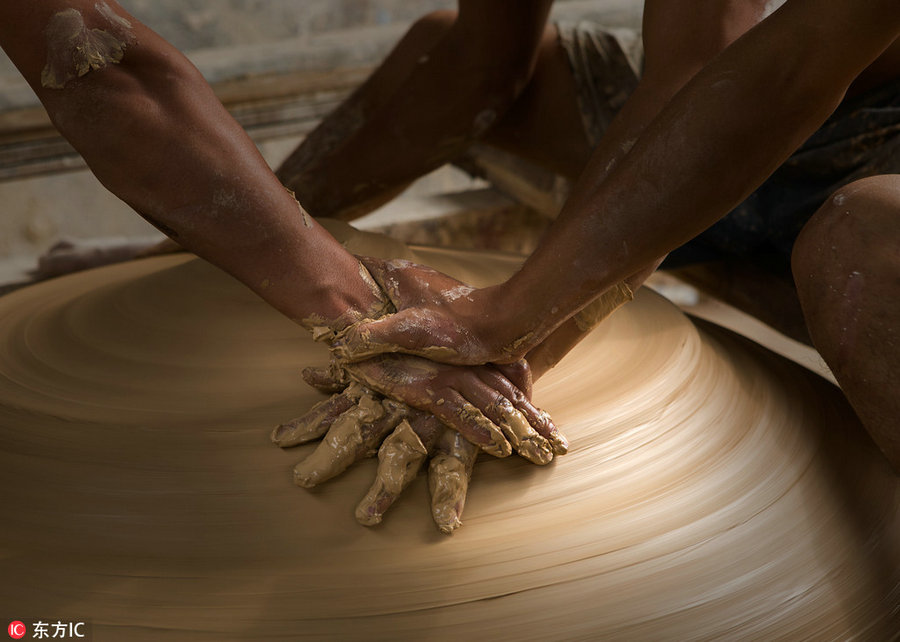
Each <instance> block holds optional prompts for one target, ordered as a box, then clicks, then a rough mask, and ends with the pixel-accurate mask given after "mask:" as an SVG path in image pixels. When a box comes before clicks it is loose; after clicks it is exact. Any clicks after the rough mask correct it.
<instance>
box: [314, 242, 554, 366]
mask: <svg viewBox="0 0 900 642" xmlns="http://www.w3.org/2000/svg"><path fill="white" fill-rule="evenodd" d="M359 259H360V261H361V262H362V263H363V264H364V265H365V267H366V268H367V269H368V271H369V273H370V274H371V275H372V277H373V278H374V279H375V281H376V282H377V283H378V285H379V286H380V287H381V289H382V290H383V291H384V292H385V293H386V294H387V295H388V297H389V298H390V300H391V303H392V304H393V305H394V307H395V309H396V312H395V313H394V314H391V315H388V316H384V317H382V318H380V319H378V320H374V321H373V320H364V321H362V322H361V323H357V324H354V325H351V326H349V327H347V328H346V329H345V330H344V331H343V332H341V333H339V334H338V336H337V339H336V340H335V341H334V342H333V343H332V354H334V356H335V357H336V358H338V359H339V360H341V361H344V362H355V361H361V360H363V359H367V358H369V357H373V356H375V355H379V354H386V353H395V352H402V353H406V354H412V355H416V356H420V357H425V358H427V359H431V360H433V361H439V362H442V363H449V364H456V365H480V364H484V363H511V362H515V361H518V360H519V359H520V358H521V357H522V356H524V354H525V353H526V352H527V351H528V349H530V348H531V347H533V345H532V343H534V344H535V345H536V343H537V342H536V341H535V342H531V338H532V337H530V336H528V335H525V336H522V337H513V336H509V334H508V331H507V330H508V329H507V328H505V327H503V324H498V323H497V319H496V317H495V315H492V314H491V305H490V302H491V299H492V291H493V289H492V288H484V289H481V290H476V289H475V288H472V287H470V286H468V285H466V284H464V283H461V282H460V281H457V280H456V279H454V278H452V277H450V276H447V275H446V274H442V273H440V272H438V271H436V270H434V269H432V268H429V267H426V266H423V265H418V264H416V263H412V262H410V261H405V260H396V259H395V260H389V261H386V260H382V259H374V258H370V257H359Z"/></svg>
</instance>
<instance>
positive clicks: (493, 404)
mask: <svg viewBox="0 0 900 642" xmlns="http://www.w3.org/2000/svg"><path fill="white" fill-rule="evenodd" d="M479 383H481V382H479ZM464 396H465V397H466V398H467V399H468V400H469V401H470V402H471V403H472V404H473V405H474V406H476V407H477V408H479V409H481V411H482V412H483V413H484V415H485V416H486V417H487V418H488V419H490V420H491V421H492V422H493V423H494V424H496V425H497V426H500V429H501V430H502V431H503V434H504V436H505V437H506V438H507V440H509V442H510V444H512V447H513V450H515V451H516V452H517V453H519V455H520V456H522V457H524V458H525V459H527V460H528V461H530V462H532V463H534V464H538V465H541V466H542V465H544V464H547V463H549V462H550V461H551V460H552V459H553V448H552V447H551V445H550V442H549V441H548V440H547V439H545V438H544V437H542V436H541V435H540V434H539V433H538V432H537V431H536V430H535V429H534V428H532V427H531V425H530V424H529V423H528V420H527V419H526V418H525V416H524V415H523V414H522V413H521V412H519V411H518V410H517V409H516V407H515V406H513V404H512V402H511V401H510V400H509V399H507V398H506V397H504V396H503V394H502V393H500V392H498V391H496V390H493V389H491V388H489V387H488V386H485V385H484V384H483V383H481V385H479V386H469V387H467V389H466V390H465V395H464Z"/></svg>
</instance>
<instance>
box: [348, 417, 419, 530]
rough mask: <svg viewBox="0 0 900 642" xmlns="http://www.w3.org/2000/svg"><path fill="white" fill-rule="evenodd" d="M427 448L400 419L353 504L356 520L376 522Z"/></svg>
mask: <svg viewBox="0 0 900 642" xmlns="http://www.w3.org/2000/svg"><path fill="white" fill-rule="evenodd" d="M427 456H428V449H427V448H426V446H425V444H424V443H422V440H421V439H420V438H419V436H418V435H417V434H416V433H415V431H414V430H413V429H412V426H410V425H409V422H408V421H407V420H406V419H404V420H403V421H401V422H400V425H398V426H397V428H396V429H395V430H394V432H392V433H391V434H390V435H389V436H388V438H387V439H385V440H384V442H383V443H382V444H381V448H379V449H378V472H377V473H376V474H375V481H374V483H373V484H372V487H371V488H370V489H369V492H368V493H366V496H365V497H364V498H363V499H362V501H361V502H360V503H359V505H358V506H357V507H356V521H358V522H359V523H360V524H363V525H365V526H374V525H375V524H380V523H381V519H382V517H383V516H384V513H385V511H387V509H388V508H390V506H391V504H393V503H394V501H395V500H396V499H397V497H399V496H400V493H402V492H403V489H404V488H406V487H407V486H408V485H409V483H410V482H411V481H412V480H413V479H415V478H416V475H417V474H418V473H419V469H421V468H422V464H423V463H425V458H426V457H427Z"/></svg>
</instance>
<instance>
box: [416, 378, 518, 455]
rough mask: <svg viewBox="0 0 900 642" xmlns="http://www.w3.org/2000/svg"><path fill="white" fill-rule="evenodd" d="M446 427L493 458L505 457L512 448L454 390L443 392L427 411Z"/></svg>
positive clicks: (501, 431)
mask: <svg viewBox="0 0 900 642" xmlns="http://www.w3.org/2000/svg"><path fill="white" fill-rule="evenodd" d="M430 410H431V412H432V413H434V415H435V416H436V417H437V418H438V419H440V420H441V421H442V422H444V424H445V425H446V426H448V427H449V428H452V429H453V430H455V431H457V432H458V433H459V434H461V435H462V436H463V437H465V438H466V439H467V440H468V441H470V442H472V443H473V444H475V445H476V446H478V447H479V448H481V449H482V450H483V451H484V452H486V453H488V454H489V455H493V456H494V457H508V456H509V455H510V454H511V453H512V446H511V445H510V443H509V441H507V439H506V437H505V436H504V433H503V430H502V429H501V428H500V426H498V425H497V424H495V423H494V422H493V421H491V420H490V419H488V418H487V417H486V416H485V415H484V413H482V412H481V410H479V409H478V408H477V407H475V406H474V405H472V404H471V403H469V402H468V401H467V400H466V399H465V398H464V397H463V396H462V395H460V394H459V393H458V392H457V391H455V390H450V389H445V390H444V391H442V392H441V393H440V396H439V397H438V398H437V399H436V400H435V402H434V405H433V406H431V408H430Z"/></svg>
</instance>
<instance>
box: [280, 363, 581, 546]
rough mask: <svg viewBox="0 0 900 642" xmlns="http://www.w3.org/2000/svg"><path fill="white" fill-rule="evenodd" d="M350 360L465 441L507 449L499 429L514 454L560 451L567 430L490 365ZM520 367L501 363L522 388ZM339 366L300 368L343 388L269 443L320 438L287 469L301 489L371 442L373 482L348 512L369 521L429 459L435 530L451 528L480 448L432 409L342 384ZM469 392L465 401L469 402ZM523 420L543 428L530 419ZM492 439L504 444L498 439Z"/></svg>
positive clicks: (330, 387) (321, 384)
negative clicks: (405, 372)
mask: <svg viewBox="0 0 900 642" xmlns="http://www.w3.org/2000/svg"><path fill="white" fill-rule="evenodd" d="M419 362H422V363H419ZM413 365H415V366H416V367H417V368H418V371H414V372H415V374H414V376H404V375H403V374H402V372H403V369H404V367H405V368H407V369H411V370H412V366H413ZM431 366H435V367H431ZM352 368H353V376H354V377H359V378H371V379H373V380H374V381H376V383H377V382H387V384H385V383H377V385H379V387H380V388H381V390H382V391H387V390H390V391H391V393H390V394H392V396H394V397H396V398H399V399H403V401H409V402H412V403H418V404H422V405H424V406H426V407H428V408H433V409H435V410H437V411H438V413H439V414H440V416H441V418H442V419H443V420H444V421H447V422H448V423H450V424H451V425H453V426H455V427H456V428H462V430H463V431H466V432H467V434H469V435H472V437H471V438H472V439H475V440H476V441H477V440H479V439H480V440H482V443H483V444H484V445H485V446H486V449H487V450H489V452H494V453H495V454H499V455H505V454H509V451H510V450H511V447H510V444H509V442H508V441H506V438H507V437H508V438H509V439H510V441H512V442H513V444H514V445H516V446H517V449H518V450H519V451H520V453H521V454H523V455H524V456H527V457H528V458H529V459H530V460H532V461H534V462H535V463H547V462H549V461H550V459H552V456H553V454H563V453H565V452H566V450H567V446H568V445H567V443H566V441H565V438H564V437H562V435H560V434H559V432H558V431H557V430H556V428H555V427H554V426H553V424H552V422H551V421H550V419H549V417H548V416H547V415H546V413H543V412H541V411H539V410H537V409H536V408H534V406H532V405H531V404H530V402H529V401H528V400H527V398H526V396H525V394H524V393H522V392H521V391H520V390H519V389H518V388H516V386H515V385H513V384H512V382H511V381H510V380H508V379H506V377H504V376H503V375H502V374H500V373H499V372H490V370H492V369H489V368H483V369H482V370H484V372H481V373H477V372H472V371H470V370H473V369H461V368H453V367H450V366H440V365H438V364H430V362H427V361H425V360H422V359H417V358H415V357H402V356H399V355H395V356H384V357H380V358H379V359H377V360H371V362H363V363H362V364H355V365H354V366H352ZM518 370H519V371H518V372H517V368H511V369H509V375H510V376H511V377H513V378H515V379H517V380H518V381H522V383H521V384H520V385H522V386H523V387H526V388H527V385H526V383H527V378H524V379H523V377H524V375H526V374H527V370H524V371H522V370H521V369H518ZM344 374H345V373H343V372H342V371H340V370H339V369H334V368H330V369H307V370H305V371H304V379H306V381H307V383H310V385H313V386H314V387H316V388H318V389H320V390H323V391H328V392H331V391H334V390H336V389H339V388H341V387H342V386H346V388H345V389H344V390H342V391H340V392H338V393H337V394H334V395H333V396H332V397H330V398H329V399H326V400H325V401H322V402H320V403H319V404H317V405H316V406H315V407H313V408H312V409H311V410H310V411H309V412H308V413H306V414H305V415H304V416H302V417H300V418H298V419H295V420H293V421H291V422H288V423H286V424H283V425H281V426H279V427H278V428H276V429H275V430H274V431H273V433H272V439H273V441H274V442H275V443H276V444H277V445H279V446H281V447H285V448H286V447H290V446H293V445H297V444H301V443H307V442H309V441H312V440H315V439H318V438H320V437H323V436H324V439H323V440H322V442H321V443H320V445H319V446H318V448H317V449H316V450H315V452H314V453H313V454H312V455H310V456H309V457H308V458H307V459H306V460H304V461H302V462H300V463H299V464H298V465H297V466H296V467H295V469H294V479H295V482H296V483H297V484H298V485H301V486H305V487H312V486H315V485H317V484H319V483H321V482H324V481H326V480H327V479H330V478H332V477H334V476H336V475H339V474H340V473H341V472H343V471H344V470H346V469H347V468H348V467H349V466H350V465H352V464H353V463H354V462H355V461H358V460H359V459H362V458H363V457H367V456H371V455H372V454H373V453H374V452H375V450H376V449H378V456H379V466H378V472H377V474H376V479H375V482H374V483H373V485H372V488H371V489H370V490H369V493H368V494H367V495H366V497H365V498H364V499H363V501H362V502H360V504H359V506H358V507H357V510H356V517H357V520H358V521H360V523H363V524H366V525H373V524H377V523H379V522H380V521H381V519H382V516H383V514H384V512H385V511H386V510H387V509H388V508H389V507H390V506H391V505H392V504H393V502H394V501H395V500H396V499H397V497H398V496H399V495H400V493H401V492H402V490H403V489H404V488H405V487H406V486H407V485H408V484H409V483H410V482H411V481H412V480H413V479H414V478H415V477H416V475H417V473H418V471H419V470H420V468H421V467H422V465H423V464H424V462H425V461H426V460H427V459H428V458H429V457H430V458H431V463H430V466H429V488H430V489H431V496H432V513H433V516H434V520H435V522H436V523H437V525H438V527H439V528H440V529H441V530H442V531H443V532H445V533H449V532H452V531H453V530H454V529H455V528H457V527H458V526H459V524H460V523H461V522H460V517H461V514H462V509H463V506H464V504H465V498H466V492H467V488H468V479H469V475H470V474H471V470H472V465H473V464H474V461H475V457H476V455H477V453H478V448H477V447H476V446H475V445H473V444H472V443H471V442H470V441H468V440H467V439H464V438H462V437H461V435H460V434H459V433H457V432H456V431H455V430H450V429H448V428H447V427H446V426H445V424H444V423H442V421H441V420H440V419H438V418H437V417H436V416H435V415H434V414H430V413H426V412H421V411H419V410H416V409H414V408H411V407H410V406H409V405H407V404H406V403H403V401H395V400H393V399H387V398H384V397H381V396H380V395H379V394H378V393H377V392H375V391H374V390H372V389H371V388H369V387H367V386H365V385H362V384H360V383H358V382H353V383H350V384H349V385H347V384H346V381H343V380H342V375H344ZM479 374H480V376H479ZM482 378H483V379H482ZM485 380H486V381H487V382H490V385H493V386H495V388H491V387H490V385H488V383H485ZM498 389H499V391H498ZM463 395H467V396H463ZM507 395H508V396H507ZM501 397H502V399H501ZM509 397H512V398H513V400H511V399H510V398H509ZM468 398H472V399H473V401H472V402H471V403H470V402H469V401H468ZM447 399H450V401H449V402H448V401H447ZM482 411H484V412H482ZM485 413H487V414H485ZM488 417H491V419H488ZM526 417H527V418H528V419H525V418H526ZM523 420H524V422H525V425H523ZM528 421H531V422H532V423H533V424H534V426H535V427H537V428H539V429H540V430H541V432H542V433H543V435H542V434H541V433H538V432H537V431H536V430H534V429H533V428H532V427H531V425H528ZM544 435H546V436H544ZM498 438H499V439H501V440H503V441H502V443H503V444H505V447H504V446H502V445H496V444H497V442H496V440H497V439H498ZM382 440H383V441H382ZM379 443H381V447H380V448H378V444H379Z"/></svg>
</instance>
